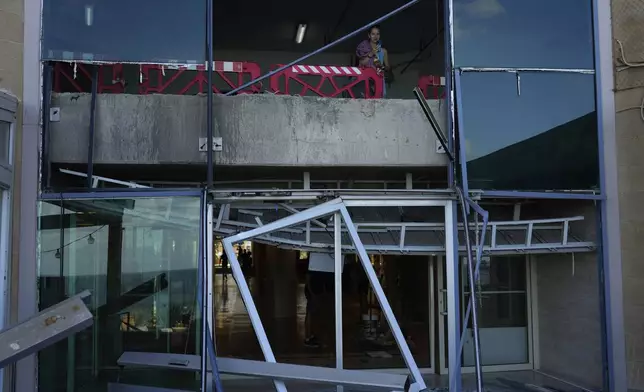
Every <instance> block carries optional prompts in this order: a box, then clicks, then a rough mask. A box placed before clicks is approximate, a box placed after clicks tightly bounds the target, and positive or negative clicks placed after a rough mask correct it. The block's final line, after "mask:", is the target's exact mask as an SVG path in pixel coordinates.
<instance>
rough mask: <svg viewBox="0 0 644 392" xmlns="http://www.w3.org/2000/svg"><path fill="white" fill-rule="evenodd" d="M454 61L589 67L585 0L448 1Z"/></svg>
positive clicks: (589, 36) (462, 63)
mask: <svg viewBox="0 0 644 392" xmlns="http://www.w3.org/2000/svg"><path fill="white" fill-rule="evenodd" d="M454 51H455V63H456V65H457V66H479V67H543V68H589V69H590V68H593V34H592V14H591V2H590V1H588V0H542V1H528V0H454Z"/></svg>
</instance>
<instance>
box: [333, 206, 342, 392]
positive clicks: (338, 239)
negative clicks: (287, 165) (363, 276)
mask: <svg viewBox="0 0 644 392" xmlns="http://www.w3.org/2000/svg"><path fill="white" fill-rule="evenodd" d="M333 235H334V237H333V239H334V245H335V246H334V253H335V269H334V273H335V285H334V287H335V367H336V369H342V368H343V367H344V365H343V361H342V359H343V355H344V354H343V347H342V343H343V336H342V269H343V268H342V267H343V264H344V263H343V259H342V218H341V216H340V213H339V212H336V213H335V215H334V216H333ZM342 391H344V388H343V387H342V386H338V392H342Z"/></svg>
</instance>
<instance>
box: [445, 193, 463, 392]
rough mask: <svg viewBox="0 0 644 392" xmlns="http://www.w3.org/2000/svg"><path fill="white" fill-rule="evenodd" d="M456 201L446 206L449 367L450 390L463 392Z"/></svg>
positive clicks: (451, 391)
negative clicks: (460, 353) (459, 349)
mask: <svg viewBox="0 0 644 392" xmlns="http://www.w3.org/2000/svg"><path fill="white" fill-rule="evenodd" d="M455 207H456V202H451V203H448V204H447V205H446V207H445V274H446V283H447V284H446V287H445V289H446V290H447V359H448V361H449V362H448V368H449V392H461V356H460V355H459V351H458V348H459V346H460V337H461V334H460V333H459V332H460V331H461V325H460V321H461V318H460V315H459V311H460V306H459V295H458V293H459V287H460V281H459V278H458V271H459V261H458V242H457V241H458V226H457V224H456V222H457V220H456V219H457V218H456V208H455Z"/></svg>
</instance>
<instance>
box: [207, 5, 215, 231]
mask: <svg viewBox="0 0 644 392" xmlns="http://www.w3.org/2000/svg"><path fill="white" fill-rule="evenodd" d="M206 20H207V22H206V52H207V53H206V60H207V62H208V67H207V69H206V73H207V77H208V93H207V95H206V105H208V107H207V108H206V116H207V118H206V138H207V143H208V147H207V149H206V164H207V165H208V168H207V172H206V173H207V174H206V177H207V178H206V184H207V186H208V189H212V187H213V181H214V167H213V164H214V162H213V156H212V155H213V153H214V152H213V151H212V150H213V148H212V145H213V129H212V128H213V118H212V116H213V113H212V104H213V91H212V72H213V68H215V62H214V58H213V57H214V54H213V39H214V37H213V34H214V32H213V30H214V29H213V0H206ZM211 234H212V233H211Z"/></svg>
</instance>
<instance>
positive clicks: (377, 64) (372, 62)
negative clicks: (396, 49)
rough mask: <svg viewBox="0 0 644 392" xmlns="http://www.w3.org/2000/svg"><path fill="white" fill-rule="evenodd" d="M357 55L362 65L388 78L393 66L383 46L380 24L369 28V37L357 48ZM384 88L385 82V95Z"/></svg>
mask: <svg viewBox="0 0 644 392" xmlns="http://www.w3.org/2000/svg"><path fill="white" fill-rule="evenodd" d="M356 56H357V57H358V60H359V64H360V66H362V67H369V68H374V69H375V70H376V71H377V72H378V74H379V75H382V76H383V77H384V78H385V79H387V75H388V74H389V73H390V72H389V71H390V70H391V67H390V66H389V56H388V55H387V49H385V48H383V47H382V45H381V42H380V26H378V25H375V26H372V27H371V28H370V29H369V35H368V38H367V39H365V40H364V41H362V42H360V44H358V47H357V48H356ZM386 81H387V80H386ZM384 90H385V84H384V83H383V96H384V93H385V91H384Z"/></svg>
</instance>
